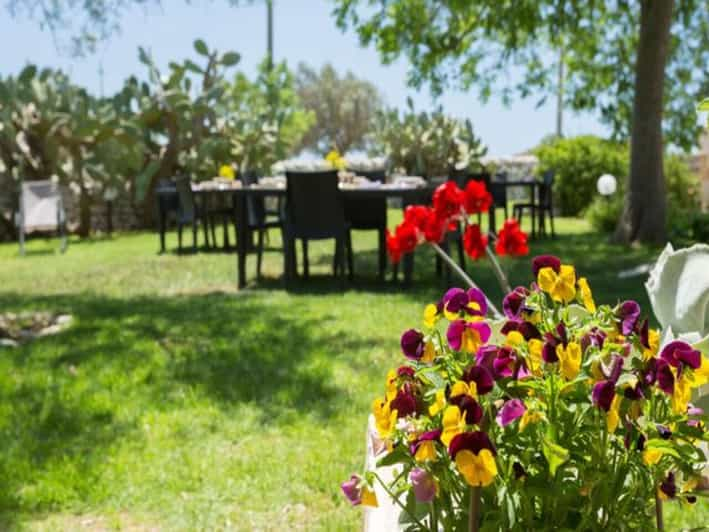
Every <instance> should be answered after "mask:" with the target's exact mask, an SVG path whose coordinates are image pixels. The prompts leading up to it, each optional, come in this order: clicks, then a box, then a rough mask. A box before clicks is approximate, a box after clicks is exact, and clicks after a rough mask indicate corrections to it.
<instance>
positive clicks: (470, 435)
mask: <svg viewBox="0 0 709 532" xmlns="http://www.w3.org/2000/svg"><path fill="white" fill-rule="evenodd" d="M448 453H449V454H450V456H451V458H453V460H454V461H455V464H456V466H457V468H458V471H460V473H461V474H462V475H463V478H465V481H466V482H467V483H468V484H469V485H470V486H483V487H484V486H489V485H490V484H492V482H493V481H494V480H495V477H496V476H497V464H496V463H495V455H496V452H495V447H494V446H493V445H492V442H491V441H490V438H489V437H488V435H487V434H485V433H484V432H482V431H475V432H465V433H462V434H458V435H457V436H456V437H455V438H453V440H452V441H451V443H450V446H449V448H448Z"/></svg>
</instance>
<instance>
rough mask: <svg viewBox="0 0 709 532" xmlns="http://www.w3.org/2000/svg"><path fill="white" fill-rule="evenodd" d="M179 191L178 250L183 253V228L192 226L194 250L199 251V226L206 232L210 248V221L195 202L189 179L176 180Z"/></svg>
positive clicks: (205, 238) (205, 235) (206, 241)
mask: <svg viewBox="0 0 709 532" xmlns="http://www.w3.org/2000/svg"><path fill="white" fill-rule="evenodd" d="M175 189H176V190H177V249H178V251H182V227H183V226H185V225H191V226H192V250H193V251H195V252H196V251H197V224H198V223H200V222H201V224H202V229H203V230H204V243H205V245H206V246H207V247H209V232H208V225H209V223H208V220H207V217H206V215H205V211H204V209H203V208H202V206H201V205H199V204H198V203H197V202H196V201H195V196H194V193H193V192H192V185H191V183H190V178H189V177H178V178H176V179H175Z"/></svg>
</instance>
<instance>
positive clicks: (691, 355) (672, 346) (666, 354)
mask: <svg viewBox="0 0 709 532" xmlns="http://www.w3.org/2000/svg"><path fill="white" fill-rule="evenodd" d="M660 358H661V359H662V360H665V361H667V363H668V364H670V365H671V366H674V367H676V368H679V367H680V366H681V365H682V364H685V365H687V366H689V367H690V368H692V369H697V368H699V366H700V365H701V364H702V354H701V353H700V352H699V351H697V350H696V349H694V348H693V347H692V346H691V345H689V344H688V343H687V342H683V341H681V340H675V341H673V342H670V343H669V344H667V345H666V346H665V347H663V348H662V352H661V353H660Z"/></svg>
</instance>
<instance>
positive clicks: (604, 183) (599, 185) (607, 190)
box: [596, 174, 618, 196]
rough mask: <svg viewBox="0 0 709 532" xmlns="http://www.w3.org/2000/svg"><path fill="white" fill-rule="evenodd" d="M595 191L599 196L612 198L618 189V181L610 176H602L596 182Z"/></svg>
mask: <svg viewBox="0 0 709 532" xmlns="http://www.w3.org/2000/svg"><path fill="white" fill-rule="evenodd" d="M596 189H598V193H599V194H600V195H601V196H612V195H613V194H615V191H616V190H617V189H618V180H617V179H616V178H615V177H614V176H612V175H610V174H603V175H602V176H601V177H599V178H598V181H597V182H596Z"/></svg>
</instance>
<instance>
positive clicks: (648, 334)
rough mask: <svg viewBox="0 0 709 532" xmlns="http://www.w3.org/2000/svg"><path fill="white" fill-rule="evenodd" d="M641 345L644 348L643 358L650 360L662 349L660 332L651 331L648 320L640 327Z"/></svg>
mask: <svg viewBox="0 0 709 532" xmlns="http://www.w3.org/2000/svg"><path fill="white" fill-rule="evenodd" d="M640 343H641V344H642V346H643V358H644V359H645V360H648V359H649V358H652V357H654V356H655V355H656V354H657V351H658V350H659V348H660V332H659V331H658V330H657V329H650V328H649V325H648V320H647V318H646V319H645V321H643V324H642V325H641V326H640Z"/></svg>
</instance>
